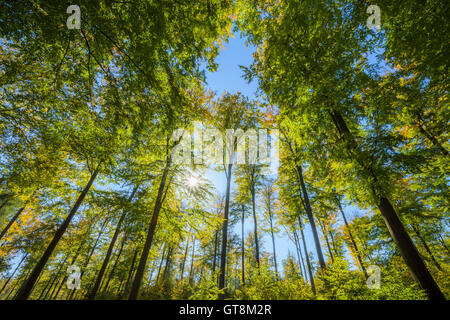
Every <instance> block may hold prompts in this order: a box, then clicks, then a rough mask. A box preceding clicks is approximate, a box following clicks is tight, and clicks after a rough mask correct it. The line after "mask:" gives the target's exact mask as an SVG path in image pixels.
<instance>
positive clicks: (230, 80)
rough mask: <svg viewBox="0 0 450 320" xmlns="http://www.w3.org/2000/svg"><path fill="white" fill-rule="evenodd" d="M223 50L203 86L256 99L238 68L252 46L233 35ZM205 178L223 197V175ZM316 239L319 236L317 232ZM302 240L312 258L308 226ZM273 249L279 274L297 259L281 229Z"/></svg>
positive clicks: (246, 62) (249, 225)
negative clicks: (289, 257) (287, 260)
mask: <svg viewBox="0 0 450 320" xmlns="http://www.w3.org/2000/svg"><path fill="white" fill-rule="evenodd" d="M224 46H225V49H223V50H222V51H221V52H220V54H219V56H218V57H217V58H216V60H215V61H216V63H217V64H218V69H217V70H216V71H215V72H207V74H206V82H207V83H206V86H207V87H208V88H209V89H211V90H213V91H214V92H215V93H216V94H217V95H221V94H222V93H223V92H224V91H227V92H230V93H236V92H241V93H242V94H244V95H245V96H247V97H248V98H250V99H256V91H257V88H258V86H257V83H256V82H252V83H248V82H247V80H245V79H244V78H243V70H242V69H241V68H240V67H239V66H240V65H242V66H246V67H249V66H250V64H251V63H252V61H253V57H252V53H253V52H254V51H255V50H256V49H255V48H254V47H251V46H249V47H247V46H246V44H245V39H243V38H242V37H241V36H240V34H238V33H237V34H235V36H234V37H233V38H230V39H229V42H228V43H225V44H224ZM206 178H208V179H209V180H211V182H212V183H213V185H214V186H215V187H216V189H217V191H218V192H219V193H220V194H224V193H225V187H226V180H225V174H224V172H218V171H213V170H208V171H207V173H206ZM348 209H349V208H344V210H345V211H346V214H347V215H348V219H349V218H350V217H351V216H352V214H350V213H351V212H354V210H351V212H350V211H349V210H348ZM353 209H355V208H353ZM245 225H246V227H245V237H246V238H247V236H248V234H249V233H250V232H253V222H252V220H251V218H247V219H246V221H245ZM233 232H235V233H237V234H238V235H240V234H241V231H240V225H238V226H236V228H235V230H233ZM259 236H260V237H261V236H262V238H263V239H262V242H263V244H264V248H263V249H264V251H268V252H272V243H271V238H270V234H269V233H265V234H262V233H261V232H260V231H259ZM319 236H321V233H320V232H319ZM305 237H306V240H307V241H306V242H307V246H308V251H310V252H311V253H312V254H313V256H314V257H315V256H316V255H315V246H314V242H313V238H312V235H311V232H310V228H309V224H307V225H306V230H305ZM275 246H276V250H277V261H278V267H279V270H281V262H282V260H283V259H285V258H286V257H287V255H288V252H290V253H291V254H292V255H293V256H294V258H295V257H296V253H295V250H296V249H295V245H294V243H293V242H292V241H291V240H290V239H289V238H288V236H287V235H286V234H285V232H284V230H283V228H280V232H279V233H278V234H276V239H275ZM302 250H303V248H302ZM322 250H323V252H324V254H325V252H326V248H325V247H324V246H322ZM316 261H317V259H316ZM349 261H351V263H354V262H353V261H352V259H349ZM305 263H306V262H305Z"/></svg>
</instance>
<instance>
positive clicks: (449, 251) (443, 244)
mask: <svg viewBox="0 0 450 320" xmlns="http://www.w3.org/2000/svg"><path fill="white" fill-rule="evenodd" d="M439 241H440V242H441V245H442V246H443V247H444V249H445V250H447V253H448V254H450V250H448V248H447V246H446V245H445V241H444V239H443V238H442V236H441V235H439Z"/></svg>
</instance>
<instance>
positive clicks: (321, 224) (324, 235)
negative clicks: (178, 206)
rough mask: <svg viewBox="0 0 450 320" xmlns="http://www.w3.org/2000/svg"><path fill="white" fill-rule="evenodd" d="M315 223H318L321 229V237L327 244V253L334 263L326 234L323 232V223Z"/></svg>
mask: <svg viewBox="0 0 450 320" xmlns="http://www.w3.org/2000/svg"><path fill="white" fill-rule="evenodd" d="M317 221H318V222H319V225H320V228H321V229H322V233H323V237H324V238H325V242H326V244H327V248H328V253H329V254H330V258H331V262H334V259H333V252H332V251H331V247H330V242H329V241H328V237H327V233H326V232H325V227H324V226H323V223H322V222H320V219H319V220H317Z"/></svg>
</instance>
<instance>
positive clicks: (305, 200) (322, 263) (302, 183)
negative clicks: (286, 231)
mask: <svg viewBox="0 0 450 320" xmlns="http://www.w3.org/2000/svg"><path fill="white" fill-rule="evenodd" d="M296 167H297V173H298V179H299V181H300V186H301V189H302V193H303V197H302V203H303V206H304V207H305V211H306V214H307V216H308V221H309V224H310V225H311V231H312V234H313V238H314V244H315V245H316V251H317V257H318V258H319V265H320V268H321V269H324V268H325V260H324V259H323V254H322V248H321V247H320V241H319V235H318V233H317V228H316V223H315V222H314V217H313V214H312V208H311V204H310V202H309V196H308V191H307V190H306V185H305V181H304V179H303V169H302V166H301V165H299V164H297V166H296Z"/></svg>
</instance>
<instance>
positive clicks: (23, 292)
mask: <svg viewBox="0 0 450 320" xmlns="http://www.w3.org/2000/svg"><path fill="white" fill-rule="evenodd" d="M97 174H98V167H97V169H95V171H94V172H93V173H92V175H91V177H90V179H89V181H88V183H87V185H86V186H85V187H84V189H83V191H82V192H81V194H80V196H79V197H78V199H77V201H76V202H75V204H74V206H73V207H72V210H70V212H69V215H68V216H67V218H66V219H65V220H64V222H63V223H62V224H61V225H60V226H59V228H58V230H57V231H56V233H55V236H54V237H53V239H52V241H51V242H50V244H49V245H48V247H47V249H46V250H45V252H44V254H43V255H42V257H41V259H40V260H39V261H38V263H37V264H36V266H35V267H34V269H33V271H32V272H31V274H30V276H29V277H28V279H27V280H26V281H25V282H24V283H23V284H22V286H21V287H20V289H19V292H18V294H17V296H16V297H15V300H26V299H28V297H29V296H30V294H31V291H32V290H33V287H34V284H35V283H36V280H37V278H38V277H39V275H40V274H41V272H42V270H43V269H44V267H45V265H46V264H47V261H48V259H49V258H50V256H51V255H52V253H53V250H55V248H56V245H57V244H58V242H59V240H60V239H61V238H62V236H63V234H64V232H65V231H66V229H67V227H68V226H69V224H70V222H71V221H72V218H73V216H74V215H75V213H76V212H77V211H78V208H79V207H80V205H81V203H82V202H83V200H84V198H85V197H86V194H87V193H88V191H89V189H90V188H91V185H92V183H93V182H94V180H95V178H96V177H97Z"/></svg>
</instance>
